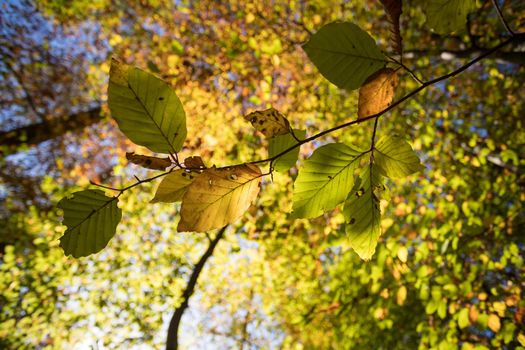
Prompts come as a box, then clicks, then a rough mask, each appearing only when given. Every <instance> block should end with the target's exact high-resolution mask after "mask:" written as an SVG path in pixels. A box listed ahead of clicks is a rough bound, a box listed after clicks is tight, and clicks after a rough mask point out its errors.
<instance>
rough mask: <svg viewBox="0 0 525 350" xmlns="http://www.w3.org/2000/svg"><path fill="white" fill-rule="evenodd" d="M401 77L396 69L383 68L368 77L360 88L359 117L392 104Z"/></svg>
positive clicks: (377, 111)
mask: <svg viewBox="0 0 525 350" xmlns="http://www.w3.org/2000/svg"><path fill="white" fill-rule="evenodd" d="M398 83H399V79H398V77H397V73H396V71H395V70H393V69H391V68H382V69H380V70H378V71H377V72H375V73H374V74H372V75H371V76H369V77H368V79H366V81H365V83H364V84H363V86H361V88H360V89H359V106H358V110H357V116H358V118H357V119H361V118H365V117H368V116H370V115H374V114H376V113H379V112H381V111H382V110H384V109H385V108H386V107H388V106H390V104H391V103H392V99H393V98H394V94H395V89H396V87H397V84H398Z"/></svg>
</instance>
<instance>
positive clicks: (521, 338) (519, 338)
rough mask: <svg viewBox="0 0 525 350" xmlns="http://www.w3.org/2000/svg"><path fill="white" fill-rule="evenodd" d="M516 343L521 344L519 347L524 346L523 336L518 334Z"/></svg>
mask: <svg viewBox="0 0 525 350" xmlns="http://www.w3.org/2000/svg"><path fill="white" fill-rule="evenodd" d="M518 342H519V343H520V344H521V346H525V334H523V333H520V334H519V335H518Z"/></svg>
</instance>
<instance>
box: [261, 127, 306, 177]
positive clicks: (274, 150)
mask: <svg viewBox="0 0 525 350" xmlns="http://www.w3.org/2000/svg"><path fill="white" fill-rule="evenodd" d="M294 134H295V137H297V138H298V139H299V140H303V139H304V138H305V136H306V131H305V130H294ZM296 143H297V140H296V139H295V138H294V137H293V136H292V134H291V133H287V134H284V135H277V136H275V137H272V138H271V139H270V140H268V156H269V157H270V158H271V157H274V156H276V155H278V154H279V153H281V152H283V151H285V150H287V149H288V148H290V147H291V146H293V145H295V144H296ZM298 156H299V147H295V148H294V149H293V150H291V151H289V152H287V153H285V154H283V155H282V156H280V157H279V158H277V159H276V160H275V161H274V162H273V168H274V170H276V171H287V170H288V169H290V168H291V167H293V166H294V165H295V163H296V162H297V157H298Z"/></svg>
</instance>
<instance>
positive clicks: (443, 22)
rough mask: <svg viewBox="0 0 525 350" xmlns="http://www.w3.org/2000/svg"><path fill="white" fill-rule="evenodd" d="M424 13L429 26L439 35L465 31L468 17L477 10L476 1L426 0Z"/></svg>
mask: <svg viewBox="0 0 525 350" xmlns="http://www.w3.org/2000/svg"><path fill="white" fill-rule="evenodd" d="M422 6H423V11H424V12H425V14H426V16H427V25H428V26H429V27H430V28H431V29H433V30H434V31H435V32H437V33H439V34H449V33H452V32H460V31H465V29H466V23H467V15H468V14H469V12H472V11H474V10H475V9H476V0H426V1H423V5H422Z"/></svg>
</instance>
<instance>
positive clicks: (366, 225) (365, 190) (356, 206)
mask: <svg viewBox="0 0 525 350" xmlns="http://www.w3.org/2000/svg"><path fill="white" fill-rule="evenodd" d="M383 189H384V185H383V182H382V180H381V175H380V174H379V169H378V168H377V167H376V166H375V164H374V165H372V166H366V167H365V168H364V169H363V170H362V171H361V174H360V175H359V179H358V180H356V184H355V186H354V188H353V189H352V191H351V192H350V193H349V194H348V198H347V199H346V201H345V204H344V209H343V213H344V216H345V220H346V234H347V236H348V240H349V244H350V246H351V247H352V249H354V250H355V252H356V253H357V254H358V255H359V256H360V257H361V259H364V260H369V259H370V258H371V257H372V255H374V252H375V250H376V245H377V240H378V239H379V236H380V235H381V226H380V223H381V208H380V206H379V200H380V198H379V195H380V192H381V191H382V190H383Z"/></svg>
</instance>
